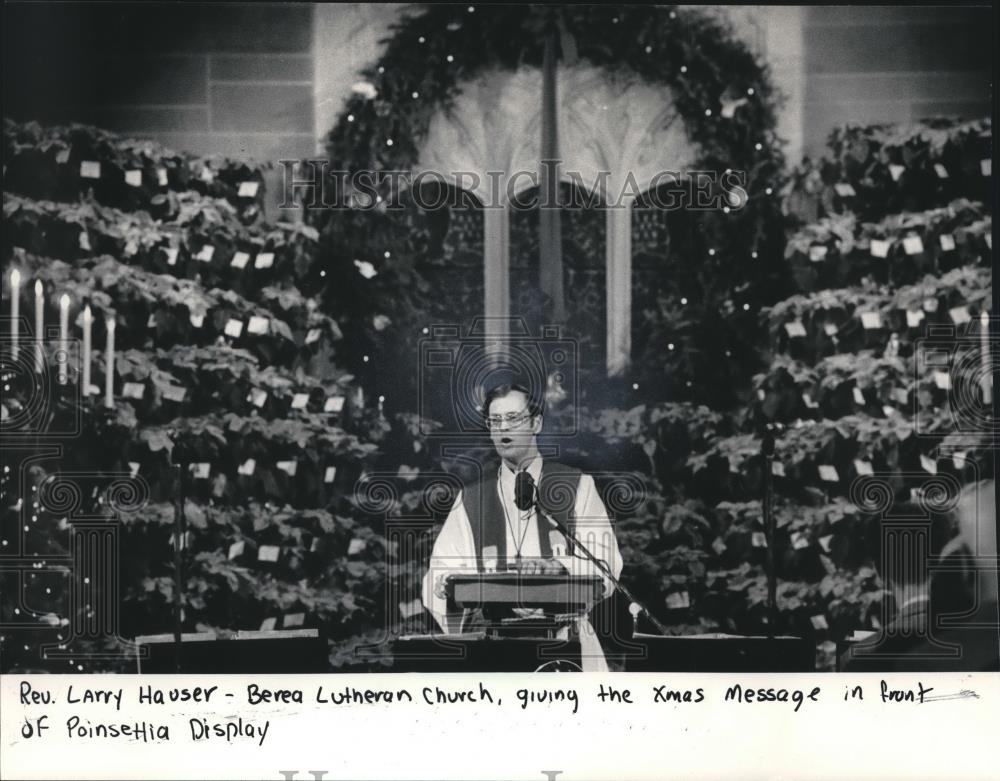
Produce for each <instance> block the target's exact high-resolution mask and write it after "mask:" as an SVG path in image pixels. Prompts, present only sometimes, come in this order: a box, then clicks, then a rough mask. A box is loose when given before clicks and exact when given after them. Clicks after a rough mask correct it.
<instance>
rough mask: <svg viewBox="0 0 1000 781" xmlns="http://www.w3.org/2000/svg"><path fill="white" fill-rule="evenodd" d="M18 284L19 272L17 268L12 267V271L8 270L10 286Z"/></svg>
mask: <svg viewBox="0 0 1000 781" xmlns="http://www.w3.org/2000/svg"><path fill="white" fill-rule="evenodd" d="M20 285H21V272H20V271H18V270H17V269H14V270H13V271H11V272H10V286H11V287H20Z"/></svg>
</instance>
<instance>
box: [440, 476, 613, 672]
mask: <svg viewBox="0 0 1000 781" xmlns="http://www.w3.org/2000/svg"><path fill="white" fill-rule="evenodd" d="M527 471H528V472H529V474H531V476H532V478H533V479H534V481H535V485H536V486H537V485H538V483H539V481H540V479H541V473H542V459H541V457H540V456H539V457H537V458H535V459H534V460H533V461H532V462H531V463H530V464H529V465H528V467H527ZM515 478H516V475H515V472H514V471H513V470H511V469H510V468H509V467H508V466H506V465H502V466H501V467H500V479H499V480H498V481H497V495H498V497H499V499H500V505H501V507H502V508H503V510H504V513H505V516H506V523H505V524H504V526H505V530H506V536H507V544H506V546H505V548H506V564H508V565H513V564H514V561H515V559H516V557H517V553H518V551H520V554H521V558H538V557H540V556H541V550H540V546H539V538H538V522H539V519H538V514H537V513H536V511H535V509H534V507H532V508H530V509H529V510H520V509H519V508H518V507H517V505H516V504H515V503H514V482H515ZM574 517H575V532H576V538H577V540H579V541H581V542H582V543H583V544H585V545H586V546H587V548H589V549H590V551H591V552H592V553H593V554H594V555H595V556H596V557H597V558H598V559H600V560H602V561H604V562H605V563H606V564H607V565H608V567H609V569H610V570H611V572H613V573H614V575H615V577H616V578H617V577H618V576H619V575H620V574H621V569H622V562H621V554H620V552H619V550H618V542H617V540H616V539H615V534H614V530H613V529H612V528H611V522H610V520H609V519H608V513H607V511H606V510H605V509H604V503H603V502H602V501H601V497H600V495H599V494H598V492H597V486H596V485H595V484H594V478H592V477H591V476H590V475H587V474H581V475H580V483H579V486H578V487H577V491H576V505H575V508H574ZM542 523H543V524H544V525H543V529H542V531H543V533H544V534H548V533H549V529H550V526H549V523H548V522H547V521H546V520H545V519H544V518H543V519H542ZM483 558H484V566H485V567H487V568H488V569H489V568H491V563H492V562H490V561H489V559H488V557H487V556H486V555H484V557H483ZM553 558H554V559H556V560H557V561H559V562H560V563H561V564H562V565H563V566H564V567H565V568H566V571H567V572H568V573H570V574H571V575H583V576H590V575H597V576H599V577H600V578H601V580H602V581H603V583H604V596H605V597H607V596H608V595H610V594H611V592H612V591H613V590H614V584H613V583H612V582H611V579H610V578H608V577H607V575H606V574H605V573H604V572H602V571H601V569H600V568H599V567H597V565H595V564H594V563H593V562H591V561H590V560H589V559H587V558H585V557H584V556H583V554H579V555H576V556H570V555H567V554H566V551H565V550H553ZM499 564H500V562H496V563H495V564H494V565H493V566H494V567H498V566H499ZM458 572H464V573H469V572H476V550H475V544H474V542H473V538H472V528H471V526H470V523H469V517H468V515H467V514H466V512H465V505H464V504H463V502H462V495H461V493H459V495H458V496H457V497H456V499H455V504H454V505H453V506H452V508H451V512H450V513H449V514H448V518H447V519H446V520H445V522H444V525H443V526H442V527H441V533H440V534H439V535H438V538H437V540H436V541H435V542H434V549H433V551H432V552H431V560H430V566H429V567H428V570H427V574H426V575H425V576H424V582H423V600H424V605H425V606H426V607H427V609H428V610H430V612H431V614H432V615H433V616H434V619H435V620H436V621H437V623H438V625H439V626H440V627H441V629H442V630H443V631H444V632H445V633H453V632H457V631H459V626H458V625H457V624H458V621H457V618H458V617H457V616H455V615H454V614H452V615H451V616H449V615H448V611H447V600H446V598H445V597H444V596H442V592H443V588H442V585H443V582H444V580H445V578H447V576H448V575H450V574H453V573H458ZM449 619H450V620H449ZM577 633H578V634H579V637H580V644H581V652H582V657H583V660H584V669H585V670H592V671H604V670H607V664H606V662H605V660H604V654H603V651H602V650H601V646H600V643H599V642H598V640H597V636H596V634H595V632H594V629H593V627H592V626H591V624H590V622H589V621H588V620H587V619H586V617H583V618H580V619H578V621H577Z"/></svg>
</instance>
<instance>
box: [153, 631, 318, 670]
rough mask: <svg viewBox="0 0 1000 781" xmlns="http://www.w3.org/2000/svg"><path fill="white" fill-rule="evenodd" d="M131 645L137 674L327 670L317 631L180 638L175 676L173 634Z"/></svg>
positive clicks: (183, 636) (209, 634) (240, 633)
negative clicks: (135, 646)
mask: <svg viewBox="0 0 1000 781" xmlns="http://www.w3.org/2000/svg"><path fill="white" fill-rule="evenodd" d="M135 642H136V645H137V646H138V653H137V658H136V672H138V673H146V674H157V673H175V672H181V673H189V674H192V675H203V674H213V675H214V674H227V673H262V674H264V673H270V674H283V673H325V672H329V671H330V662H329V658H328V651H327V644H326V641H325V640H324V639H323V638H322V637H320V635H319V631H318V630H316V629H285V630H278V631H272V632H237V633H236V634H234V635H233V636H231V637H225V638H223V637H219V636H218V635H216V634H215V633H213V632H194V633H190V634H183V635H181V651H180V670H179V671H178V669H177V646H176V644H175V642H174V636H173V635H150V636H146V637H137V638H136V639H135ZM144 651H145V654H144V653H143V652H144ZM144 657H145V658H144Z"/></svg>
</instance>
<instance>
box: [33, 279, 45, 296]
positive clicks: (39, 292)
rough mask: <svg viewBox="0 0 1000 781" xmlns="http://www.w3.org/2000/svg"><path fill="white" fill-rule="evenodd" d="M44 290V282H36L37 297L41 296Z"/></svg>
mask: <svg viewBox="0 0 1000 781" xmlns="http://www.w3.org/2000/svg"><path fill="white" fill-rule="evenodd" d="M43 289H44V288H43V287H42V280H40V279H36V280H35V295H36V296H41V295H42V290H43Z"/></svg>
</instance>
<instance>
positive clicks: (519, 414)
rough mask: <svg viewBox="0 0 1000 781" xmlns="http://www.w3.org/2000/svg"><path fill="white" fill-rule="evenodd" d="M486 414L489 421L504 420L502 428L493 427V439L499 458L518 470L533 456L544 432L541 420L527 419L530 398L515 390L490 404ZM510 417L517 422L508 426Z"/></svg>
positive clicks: (491, 428) (511, 422)
mask: <svg viewBox="0 0 1000 781" xmlns="http://www.w3.org/2000/svg"><path fill="white" fill-rule="evenodd" d="M487 412H488V415H489V417H490V418H496V417H502V418H504V422H503V423H501V424H499V425H496V424H490V439H492V440H493V446H494V447H495V448H496V449H497V454H498V455H499V456H500V458H502V459H503V460H504V461H506V462H507V463H509V464H511V465H513V466H518V465H520V464H521V462H522V461H524V459H526V458H528V457H529V456H531V455H534V453H535V449H536V443H535V437H536V436H537V435H538V432H539V431H541V428H542V416H541V415H536V416H535V417H533V418H532V417H529V416H528V397H527V395H526V394H525V393H523V392H522V391H518V390H513V391H511V392H510V393H507V394H506V395H504V396H498V397H497V398H495V399H493V401H491V402H490V408H489V410H487ZM511 416H514V417H515V420H513V421H510V422H507V418H509V417H511Z"/></svg>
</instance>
